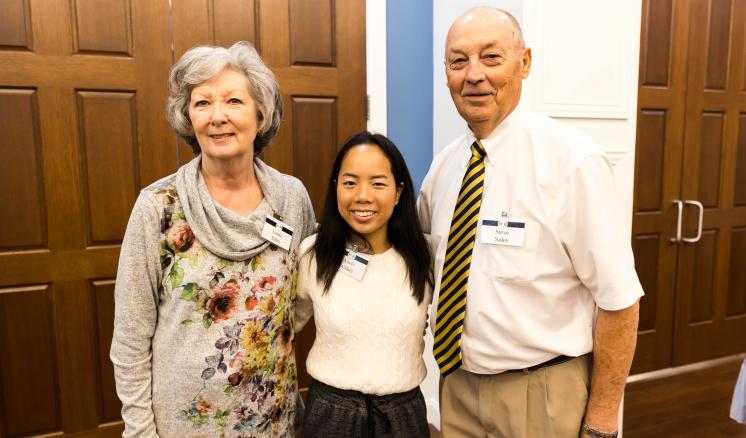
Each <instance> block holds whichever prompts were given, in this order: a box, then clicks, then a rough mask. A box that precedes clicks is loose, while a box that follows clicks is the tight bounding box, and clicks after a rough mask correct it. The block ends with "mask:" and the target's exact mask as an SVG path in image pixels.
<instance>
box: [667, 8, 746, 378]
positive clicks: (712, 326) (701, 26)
mask: <svg viewBox="0 0 746 438" xmlns="http://www.w3.org/2000/svg"><path fill="white" fill-rule="evenodd" d="M688 53H689V59H688V63H689V69H688V73H687V92H686V120H685V128H684V156H683V170H682V180H681V199H689V200H696V201H697V202H700V203H701V204H702V205H703V210H704V211H703V220H702V235H701V239H700V240H699V241H698V242H696V243H686V242H685V243H683V244H681V245H679V260H678V269H677V272H678V275H677V277H678V278H677V288H676V317H675V324H674V341H673V361H672V364H673V365H674V366H676V365H683V364H687V363H692V362H697V361H701V360H706V359H713V358H717V357H722V356H727V355H731V354H736V353H740V352H743V351H746V276H745V275H744V273H745V272H746V264H744V259H746V74H744V68H745V67H746V0H707V1H705V0H699V1H693V2H692V3H691V14H690V20H689V51H688ZM698 210H699V207H697V206H696V205H692V204H690V205H688V206H687V209H686V211H685V215H684V235H685V236H694V235H696V234H697V231H698V225H699V220H698V219H699V215H698Z"/></svg>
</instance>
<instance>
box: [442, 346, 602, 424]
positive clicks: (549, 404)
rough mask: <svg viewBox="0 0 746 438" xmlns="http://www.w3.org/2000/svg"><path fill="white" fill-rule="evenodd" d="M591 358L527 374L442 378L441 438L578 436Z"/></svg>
mask: <svg viewBox="0 0 746 438" xmlns="http://www.w3.org/2000/svg"><path fill="white" fill-rule="evenodd" d="M590 361H591V355H589V354H588V355H585V356H580V357H578V358H575V359H572V360H569V361H567V362H563V363H561V364H558V365H553V366H548V367H545V368H541V369H538V370H536V371H532V372H529V373H522V372H507V373H502V374H495V375H480V374H473V373H470V372H468V371H464V370H462V369H458V370H456V371H454V372H453V373H451V374H450V375H449V376H448V377H447V378H446V379H445V380H444V379H442V378H441V379H440V420H441V431H442V434H443V438H461V437H479V438H483V437H490V438H492V437H500V438H565V437H567V438H577V437H578V435H579V433H580V424H581V421H582V420H583V416H584V415H585V407H586V404H587V403H588V391H589V388H590V367H591V363H590Z"/></svg>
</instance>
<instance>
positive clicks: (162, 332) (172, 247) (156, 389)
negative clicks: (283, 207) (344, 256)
mask: <svg viewBox="0 0 746 438" xmlns="http://www.w3.org/2000/svg"><path fill="white" fill-rule="evenodd" d="M288 178H289V177H288ZM297 186H298V187H300V189H302V185H300V183H298V184H297ZM291 189H292V190H295V191H296V192H298V189H297V187H291ZM291 189H288V190H291ZM300 198H302V199H301V200H302V201H304V202H303V203H299V202H298V200H297V199H296V200H294V201H293V203H294V204H307V206H305V205H303V206H302V208H303V210H302V211H303V214H295V213H293V215H294V216H298V217H297V218H295V219H294V220H295V222H294V223H293V222H291V223H293V224H294V226H296V230H298V236H296V237H294V238H293V245H291V248H290V250H289V251H286V250H284V249H281V248H277V247H275V246H273V245H269V246H267V247H266V248H265V249H263V250H261V251H260V252H258V253H256V254H254V255H253V256H252V257H250V258H248V259H246V260H245V261H237V260H229V259H225V258H222V257H220V256H218V255H216V254H215V253H213V252H211V251H210V250H209V249H208V248H207V247H206V246H204V245H203V244H202V243H201V242H200V240H199V239H198V238H197V237H196V236H195V232H194V230H193V229H192V227H191V226H190V224H189V223H188V222H187V220H186V217H185V214H184V209H183V207H182V203H181V201H180V199H179V195H178V191H177V190H176V189H175V187H174V185H173V184H169V180H168V178H166V179H164V180H161V181H160V182H159V183H155V184H153V185H152V186H151V187H149V188H147V189H145V190H143V192H142V193H141V194H140V198H138V201H137V204H136V205H135V208H134V210H133V213H132V216H131V218H130V224H129V225H128V231H127V233H128V235H127V236H126V237H125V244H123V249H122V255H121V256H120V267H119V274H118V276H117V286H116V306H117V309H116V322H115V334H114V340H113V342H112V353H111V357H112V361H113V362H114V365H115V374H116V377H117V390H118V393H119V395H120V398H121V399H122V401H123V405H124V408H123V411H122V414H123V418H124V419H125V423H126V424H127V429H126V430H125V436H162V437H208V436H209V437H222V436H225V437H285V436H293V435H294V420H295V411H296V397H297V392H298V383H297V369H296V362H295V350H294V347H293V337H294V331H293V318H294V316H293V300H294V298H295V297H294V293H295V291H294V287H295V277H296V270H297V267H296V266H297V249H298V244H299V243H300V240H301V239H302V237H303V234H307V230H306V228H307V227H306V225H308V226H309V227H312V226H313V211H312V209H311V206H310V200H308V195H307V193H305V190H303V192H302V196H301V197H300ZM306 212H308V214H307V215H306V214H305V213H306ZM268 214H272V209H271V207H270V206H269V204H268V203H267V202H264V201H263V202H262V203H261V204H260V206H259V207H257V210H256V211H255V212H254V213H252V214H251V215H250V217H255V220H256V221H260V222H262V223H263V221H264V218H265V217H266V215H268ZM304 215H306V216H308V217H301V216H304ZM257 217H258V218H260V219H256V218H257ZM309 218H310V223H309V224H305V222H308V221H309ZM257 223H258V222H257ZM304 227H306V228H304ZM131 228H132V232H131V231H130V229H131ZM141 229H142V230H145V231H139V230H141ZM148 233H150V234H148ZM130 234H131V235H130ZM197 234H199V233H197ZM257 235H258V234H257ZM156 254H157V255H156ZM247 254H248V253H247ZM130 265H134V267H131V266H130ZM151 337H152V341H151ZM148 341H150V342H148ZM145 342H147V345H145V346H143V343H145ZM149 349H150V351H148V350H149ZM148 368H150V372H148ZM143 370H145V371H143ZM148 379H150V385H149V387H148V382H147V380H148ZM148 389H149V391H148ZM146 391H147V392H150V394H147V393H146ZM156 431H157V432H156Z"/></svg>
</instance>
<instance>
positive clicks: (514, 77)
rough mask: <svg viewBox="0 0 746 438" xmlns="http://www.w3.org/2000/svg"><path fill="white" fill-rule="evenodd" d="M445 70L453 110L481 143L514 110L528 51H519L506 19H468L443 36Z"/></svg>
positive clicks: (477, 15) (498, 16)
mask: <svg viewBox="0 0 746 438" xmlns="http://www.w3.org/2000/svg"><path fill="white" fill-rule="evenodd" d="M445 67H446V78H447V80H448V88H449V89H450V91H451V98H452V99H453V103H455V104H456V109H457V110H458V112H459V114H461V117H463V118H464V120H466V122H467V123H468V124H469V127H470V128H471V129H472V130H473V131H474V133H475V134H476V135H477V137H479V138H482V137H485V136H487V135H489V133H490V132H492V130H493V129H495V127H497V125H498V124H499V123H500V122H501V121H502V120H503V119H505V117H507V116H508V114H510V113H511V112H512V111H513V110H514V109H515V107H516V105H518V101H519V100H520V97H521V84H522V81H523V79H525V78H526V77H528V73H529V70H530V68H531V49H524V48H521V47H520V46H519V44H518V42H517V41H516V38H515V36H514V34H513V26H512V23H511V22H510V19H509V18H508V17H507V16H505V15H503V14H501V13H499V12H492V11H487V12H484V13H481V12H480V13H470V14H467V15H465V16H463V17H461V18H459V19H458V20H457V21H456V22H455V23H454V24H453V26H451V29H450V31H449V32H448V38H447V40H446V58H445Z"/></svg>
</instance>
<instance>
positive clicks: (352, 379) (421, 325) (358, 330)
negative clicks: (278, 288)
mask: <svg viewBox="0 0 746 438" xmlns="http://www.w3.org/2000/svg"><path fill="white" fill-rule="evenodd" d="M314 242H315V236H311V237H309V238H308V239H306V240H305V241H304V242H303V243H302V244H301V254H302V256H301V260H300V264H299V267H298V286H297V301H296V308H295V318H296V319H295V328H296V330H301V329H302V328H303V326H304V325H305V324H306V323H307V322H308V320H309V319H310V318H311V316H313V318H314V321H315V324H316V340H315V341H314V343H313V347H312V348H311V351H310V352H309V354H308V359H307V360H306V369H307V370H308V373H309V374H310V375H311V376H312V377H313V378H314V379H316V380H318V381H320V382H323V383H325V384H327V385H331V386H334V387H337V388H340V389H350V390H355V391H360V392H363V393H366V394H373V395H388V394H395V393H399V392H404V391H408V390H410V389H413V388H415V387H417V386H418V385H419V384H420V383H422V381H423V380H424V378H425V375H426V374H427V369H426V367H425V362H424V360H423V358H422V352H423V349H424V339H423V336H424V331H425V323H426V319H427V308H428V305H429V303H430V291H427V293H426V295H425V299H424V300H423V301H422V303H420V304H417V300H416V299H415V298H414V297H413V296H412V289H411V286H410V284H409V280H408V278H407V267H406V264H405V262H404V259H403V258H402V257H401V255H400V254H399V253H398V252H397V251H396V250H395V249H394V248H391V249H389V250H387V251H386V252H383V253H381V254H374V255H364V256H365V257H366V258H367V259H369V262H368V266H367V268H366V270H365V275H364V276H363V278H362V280H359V281H358V280H356V279H354V278H353V277H351V276H349V275H347V274H344V273H342V272H337V275H336V276H335V277H334V281H333V282H332V285H331V287H330V288H329V291H328V292H326V294H324V293H323V290H324V288H323V284H321V283H319V282H318V281H316V261H315V258H314V256H313V252H312V251H310V248H312V246H313V243H314Z"/></svg>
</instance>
